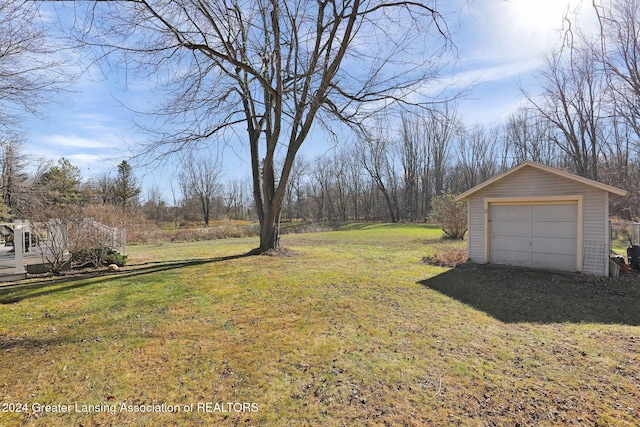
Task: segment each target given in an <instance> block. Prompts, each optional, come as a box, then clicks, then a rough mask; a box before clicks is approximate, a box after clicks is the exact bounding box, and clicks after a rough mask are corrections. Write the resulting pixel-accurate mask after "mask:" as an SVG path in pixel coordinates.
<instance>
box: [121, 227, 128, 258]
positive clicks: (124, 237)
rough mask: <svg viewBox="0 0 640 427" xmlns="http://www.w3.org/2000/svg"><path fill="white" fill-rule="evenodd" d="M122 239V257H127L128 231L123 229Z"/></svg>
mask: <svg viewBox="0 0 640 427" xmlns="http://www.w3.org/2000/svg"><path fill="white" fill-rule="evenodd" d="M120 237H121V239H120V240H122V255H126V254H127V229H126V228H123V229H122V230H120Z"/></svg>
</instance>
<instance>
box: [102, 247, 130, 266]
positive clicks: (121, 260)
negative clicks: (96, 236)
mask: <svg viewBox="0 0 640 427" xmlns="http://www.w3.org/2000/svg"><path fill="white" fill-rule="evenodd" d="M126 263H127V255H123V254H121V253H119V252H116V251H112V250H109V251H108V252H107V254H106V255H105V257H104V265H109V264H115V265H117V266H118V267H124V265H125V264H126Z"/></svg>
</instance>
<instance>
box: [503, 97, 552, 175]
mask: <svg viewBox="0 0 640 427" xmlns="http://www.w3.org/2000/svg"><path fill="white" fill-rule="evenodd" d="M550 131H551V130H550V129H549V122H548V121H547V120H545V119H544V118H542V117H541V116H540V115H539V114H535V112H534V111H533V110H530V109H526V108H521V109H519V110H518V111H516V112H515V113H513V114H512V115H511V116H509V117H508V118H507V121H506V123H505V125H504V141H505V144H506V145H507V147H508V149H509V151H510V152H511V154H512V156H513V160H514V162H515V163H521V162H523V161H525V160H533V161H534V162H538V163H543V164H546V165H550V166H552V165H553V164H554V162H555V161H556V160H557V154H556V152H555V151H556V146H555V144H554V143H553V142H552V141H551V140H550V137H549V132H550Z"/></svg>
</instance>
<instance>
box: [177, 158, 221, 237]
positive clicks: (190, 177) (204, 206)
mask: <svg viewBox="0 0 640 427" xmlns="http://www.w3.org/2000/svg"><path fill="white" fill-rule="evenodd" d="M221 173H222V168H221V167H220V162H219V160H217V159H216V160H212V159H208V158H198V159H196V158H194V157H189V158H187V159H186V160H185V161H184V162H183V166H182V172H181V173H180V175H179V180H180V185H181V187H182V192H183V195H184V196H185V198H189V197H195V198H196V199H197V200H198V204H199V206H200V212H201V214H202V219H203V220H204V223H205V225H206V226H207V227H208V226H209V220H210V219H211V207H212V204H213V202H214V199H215V198H216V197H217V196H219V195H220V196H221V195H222V190H221V183H220V176H221Z"/></svg>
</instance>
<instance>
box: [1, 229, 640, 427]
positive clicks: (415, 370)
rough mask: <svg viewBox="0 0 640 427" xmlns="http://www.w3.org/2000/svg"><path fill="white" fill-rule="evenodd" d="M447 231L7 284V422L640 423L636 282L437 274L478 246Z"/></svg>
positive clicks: (300, 243)
mask: <svg viewBox="0 0 640 427" xmlns="http://www.w3.org/2000/svg"><path fill="white" fill-rule="evenodd" d="M439 237H440V231H439V230H438V229H435V228H430V227H428V226H417V225H352V226H350V227H348V229H345V230H343V231H335V232H325V233H309V234H299V235H286V236H283V238H282V243H283V245H284V246H285V247H286V248H287V249H288V251H287V253H286V255H287V256H282V255H280V256H258V257H245V256H242V254H243V253H246V252H247V251H248V250H250V249H251V248H253V247H254V246H256V244H257V242H256V239H255V238H253V239H244V238H243V239H228V240H218V241H208V242H196V243H174V244H159V245H155V246H152V245H145V246H131V247H130V248H129V254H130V256H129V261H130V264H131V265H129V266H128V267H127V268H126V269H124V270H123V271H119V272H117V273H111V274H106V275H102V276H94V277H91V276H86V277H80V278H78V277H76V278H68V277H65V278H57V279H33V280H31V281H27V282H25V283H22V284H19V285H15V286H9V287H6V288H3V289H0V351H1V352H0V355H1V359H0V396H1V398H0V404H1V405H2V406H1V407H0V425H2V426H4V425H6V426H13V425H25V426H40V425H42V426H54V427H56V426H85V427H89V426H166V425H186V426H211V425H229V426H231V425H234V426H235V425H242V426H263V425H272V426H285V425H286V426H288V425H305V426H306V425H313V426H334V425H335V426H341V425H346V426H353V425H390V426H397V425H416V426H417V425H479V426H483V425H510V426H511V425H518V424H519V425H603V426H604V425H614V426H625V425H628V426H632V425H637V424H638V423H640V318H639V316H638V315H637V314H636V313H637V311H633V310H631V308H630V307H633V304H634V303H635V304H636V305H635V307H637V308H638V310H639V311H640V284H639V283H632V282H625V283H618V282H615V281H611V282H609V281H608V280H605V279H602V280H598V281H596V282H595V283H594V282H593V281H589V280H585V282H584V283H583V285H584V286H583V287H584V290H583V289H582V288H581V287H580V283H576V280H577V281H578V282H580V280H582V279H580V278H579V277H578V276H576V277H578V278H577V279H575V280H574V279H571V280H573V282H571V283H569V282H570V281H571V280H569V279H566V280H565V279H558V278H557V276H555V275H550V276H549V277H547V276H545V275H540V274H539V275H535V277H532V276H530V275H527V276H526V277H524V278H523V280H520V276H519V275H518V273H516V274H508V273H504V271H506V270H502V271H503V273H500V274H494V273H493V272H491V271H489V273H486V271H485V270H483V269H474V268H470V267H461V268H457V269H454V270H449V269H447V268H443V267H434V266H429V265H426V264H424V263H422V262H421V259H422V257H424V256H427V255H432V254H434V253H435V252H438V251H442V250H444V249H446V248H447V247H451V246H460V245H463V244H462V243H459V242H458V243H456V242H443V241H440V240H439ZM523 283H524V284H531V286H522V284H523ZM510 284H513V285H514V286H519V287H518V292H513V289H512V287H510V286H509V285H510ZM483 289H486V290H487V292H483V291H482V290H483ZM508 292H511V293H508ZM505 295H508V296H509V298H508V300H507V299H505V297H504V296H505ZM511 296H513V297H511ZM600 297H602V298H601V299H600ZM616 298H618V299H616ZM619 298H624V304H622V305H620V306H619V305H617V304H616V301H621V300H620V299H619ZM558 301H561V302H560V303H559V302H558ZM587 301H588V302H589V303H588V304H586V302H587ZM600 301H602V302H600ZM505 306H507V307H506V308H505ZM584 306H586V308H584ZM585 310H586V311H585ZM558 312H559V313H560V314H558ZM563 313H565V314H563ZM596 314H597V315H596ZM45 405H50V406H45ZM151 410H153V411H154V412H149V411H151ZM136 411H138V412H136ZM141 411H144V412H141Z"/></svg>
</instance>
